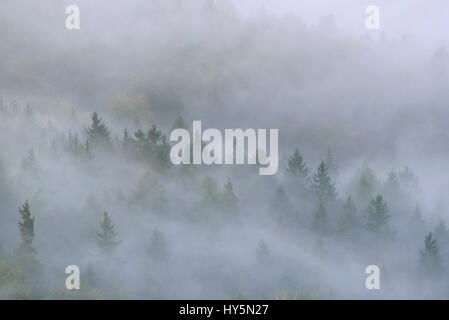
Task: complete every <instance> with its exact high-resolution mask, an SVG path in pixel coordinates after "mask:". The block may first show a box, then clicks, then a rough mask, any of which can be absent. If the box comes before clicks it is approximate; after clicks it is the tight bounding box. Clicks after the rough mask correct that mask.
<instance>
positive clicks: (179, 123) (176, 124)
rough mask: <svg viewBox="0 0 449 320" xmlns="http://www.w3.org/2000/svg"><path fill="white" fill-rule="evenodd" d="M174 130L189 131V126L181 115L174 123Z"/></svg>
mask: <svg viewBox="0 0 449 320" xmlns="http://www.w3.org/2000/svg"><path fill="white" fill-rule="evenodd" d="M174 129H187V124H186V122H185V121H184V118H183V117H182V116H181V115H178V116H177V117H176V119H175V122H174V123H173V126H172V130H174Z"/></svg>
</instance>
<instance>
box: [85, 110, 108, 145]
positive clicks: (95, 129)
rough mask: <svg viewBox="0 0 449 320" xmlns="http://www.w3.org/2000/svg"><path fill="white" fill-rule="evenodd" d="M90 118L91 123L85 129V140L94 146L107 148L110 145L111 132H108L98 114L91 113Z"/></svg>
mask: <svg viewBox="0 0 449 320" xmlns="http://www.w3.org/2000/svg"><path fill="white" fill-rule="evenodd" d="M90 118H91V120H92V123H91V125H90V127H88V128H87V129H86V133H87V138H88V139H89V141H90V142H91V143H92V144H93V145H95V146H102V147H109V146H110V145H111V131H109V129H108V127H107V126H106V124H105V123H104V122H103V120H102V119H101V118H100V117H99V115H98V113H96V112H94V113H92V115H91V117H90Z"/></svg>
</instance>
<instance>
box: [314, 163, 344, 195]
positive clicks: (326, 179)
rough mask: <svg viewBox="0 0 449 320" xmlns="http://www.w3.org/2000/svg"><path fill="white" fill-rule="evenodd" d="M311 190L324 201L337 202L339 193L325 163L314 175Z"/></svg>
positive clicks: (321, 164)
mask: <svg viewBox="0 0 449 320" xmlns="http://www.w3.org/2000/svg"><path fill="white" fill-rule="evenodd" d="M310 186H311V189H312V190H313V191H314V192H315V193H316V194H317V196H318V198H319V199H320V200H322V201H329V200H336V199H337V192H336V190H335V186H334V184H333V182H332V179H331V177H330V176H329V172H328V169H327V166H326V164H325V163H324V161H322V162H321V163H320V165H319V166H318V169H317V170H316V172H315V173H314V174H313V176H312V179H311V182H310Z"/></svg>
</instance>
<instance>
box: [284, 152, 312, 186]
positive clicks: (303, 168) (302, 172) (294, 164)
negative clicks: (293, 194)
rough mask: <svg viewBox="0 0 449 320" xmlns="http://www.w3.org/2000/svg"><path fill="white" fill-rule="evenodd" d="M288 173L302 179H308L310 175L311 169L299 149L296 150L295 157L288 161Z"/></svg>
mask: <svg viewBox="0 0 449 320" xmlns="http://www.w3.org/2000/svg"><path fill="white" fill-rule="evenodd" d="M287 172H288V173H289V174H290V175H291V176H293V177H296V178H301V179H306V178H307V175H308V174H309V168H307V165H306V162H305V161H304V158H303V157H302V155H301V153H300V152H299V150H298V149H295V151H294V152H293V155H292V156H291V157H290V158H289V159H288V166H287Z"/></svg>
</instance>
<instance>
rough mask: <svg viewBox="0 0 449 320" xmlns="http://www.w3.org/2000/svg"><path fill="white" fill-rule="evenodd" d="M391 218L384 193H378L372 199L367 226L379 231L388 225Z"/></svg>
mask: <svg viewBox="0 0 449 320" xmlns="http://www.w3.org/2000/svg"><path fill="white" fill-rule="evenodd" d="M389 219H390V215H389V214H388V205H387V202H386V201H384V199H383V197H382V195H380V194H378V195H377V196H376V197H374V198H373V199H372V200H371V201H370V205H369V207H368V213H367V215H366V226H367V228H368V230H371V231H375V232H378V231H381V230H382V229H383V228H385V227H386V225H387V224H388V220H389Z"/></svg>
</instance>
